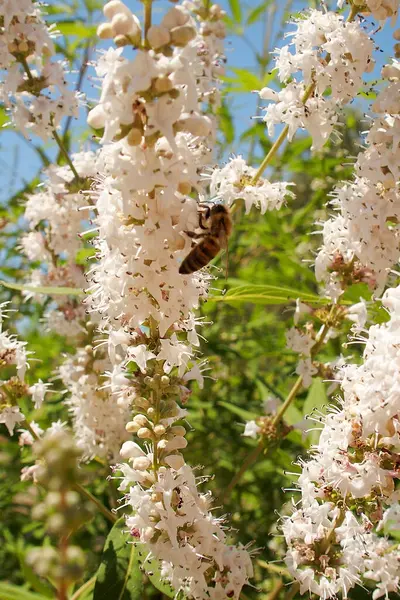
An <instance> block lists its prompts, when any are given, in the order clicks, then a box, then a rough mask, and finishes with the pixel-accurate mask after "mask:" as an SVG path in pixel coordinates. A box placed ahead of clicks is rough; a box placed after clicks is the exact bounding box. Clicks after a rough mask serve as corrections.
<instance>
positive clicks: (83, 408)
mask: <svg viewBox="0 0 400 600" xmlns="http://www.w3.org/2000/svg"><path fill="white" fill-rule="evenodd" d="M108 368H109V360H108V359H105V358H104V357H103V356H102V352H101V350H100V349H96V350H94V349H93V347H92V346H91V345H90V344H88V345H86V346H85V347H84V348H78V350H77V352H76V354H75V355H73V356H68V357H67V358H66V360H65V361H64V362H63V364H62V365H61V366H60V368H59V375H60V377H61V380H62V382H63V384H64V385H65V388H66V392H67V396H66V399H65V403H66V405H67V406H68V407H69V409H70V413H71V416H72V429H73V431H74V435H75V440H76V444H77V446H78V448H80V449H81V450H82V460H84V461H89V460H92V459H93V458H95V457H99V458H102V459H105V460H107V462H108V463H111V464H115V463H116V462H117V461H118V458H119V451H120V448H121V443H122V442H123V441H124V440H127V439H128V437H129V435H128V432H127V431H126V429H125V425H126V423H127V421H128V420H129V416H130V411H129V410H128V409H127V408H126V407H125V408H124V407H121V406H118V405H117V404H116V402H115V399H114V398H113V397H112V395H111V394H110V393H109V392H108V390H107V389H104V378H103V377H102V376H103V373H104V371H106V370H107V369H108Z"/></svg>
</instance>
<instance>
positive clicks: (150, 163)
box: [87, 0, 252, 599]
mask: <svg viewBox="0 0 400 600" xmlns="http://www.w3.org/2000/svg"><path fill="white" fill-rule="evenodd" d="M189 9H190V10H189ZM104 14H105V17H106V19H107V22H106V23H104V24H103V25H100V27H99V33H100V34H101V35H102V36H103V37H110V38H113V39H114V41H115V42H116V43H117V45H119V46H121V48H119V49H117V50H115V49H109V50H107V51H106V52H104V53H103V54H102V56H101V57H100V59H99V61H98V63H97V66H96V70H97V75H98V76H99V79H100V81H101V96H100V102H99V104H98V105H97V106H96V107H94V108H93V109H92V111H91V112H90V114H89V119H88V120H89V123H90V124H91V125H92V126H93V127H95V128H96V129H98V130H103V135H102V140H101V142H102V144H103V146H102V150H101V152H100V156H99V159H98V161H97V170H98V172H99V174H100V175H99V181H98V184H97V186H96V189H95V190H94V192H93V197H94V198H95V202H96V209H97V215H96V218H95V221H94V222H95V225H96V227H97V229H98V234H99V237H98V240H97V241H96V247H97V258H98V261H97V262H96V263H95V264H94V266H93V268H92V269H91V270H90V271H89V274H88V277H89V281H90V288H89V290H88V291H89V295H88V298H87V305H88V308H89V310H90V312H91V313H95V314H97V313H100V315H101V323H100V330H101V331H102V332H103V333H104V334H105V335H106V336H107V347H108V355H109V359H110V361H111V365H110V366H109V367H106V369H105V370H106V376H107V380H106V383H105V385H104V390H107V392H109V393H110V394H112V398H113V399H114V401H116V403H117V406H118V407H120V409H121V410H122V411H125V413H126V412H128V413H129V414H130V415H131V416H130V419H128V422H127V423H126V430H127V431H128V432H129V433H135V434H136V436H137V438H138V439H139V440H142V443H143V444H144V445H143V446H142V447H140V446H138V445H137V444H136V443H135V442H133V441H127V442H125V443H124V444H123V446H122V449H121V456H122V458H123V459H125V461H127V462H125V463H123V464H121V465H119V466H118V470H116V477H118V476H119V475H118V473H119V472H122V475H123V477H122V484H121V490H122V491H123V492H124V493H125V496H124V502H125V504H126V505H129V506H130V507H131V508H132V515H130V514H129V515H128V517H127V525H128V526H129V528H130V531H131V534H132V536H133V538H134V539H137V540H140V541H141V542H144V543H145V544H147V548H148V550H149V552H150V555H151V556H153V557H154V558H156V559H158V560H159V561H161V568H162V576H163V578H164V579H166V580H167V581H169V582H170V583H171V584H172V586H173V587H174V589H175V591H176V592H178V591H179V590H182V591H183V592H184V594H185V596H186V597H188V598H196V599H197V598H198V599H200V598H204V599H206V598H215V599H217V598H220V597H222V596H224V597H230V598H239V596H240V591H241V588H242V586H243V585H244V584H245V583H247V581H248V579H249V577H250V576H251V574H252V567H251V561H250V558H249V554H248V552H247V551H246V550H245V549H244V548H242V547H240V546H239V547H235V546H230V545H229V544H228V543H227V539H226V534H225V533H224V531H223V528H222V527H221V524H220V523H219V520H218V519H216V518H214V517H213V516H212V515H211V513H210V512H209V501H210V498H209V495H208V494H206V495H202V494H199V493H198V492H197V486H196V483H195V478H194V475H193V473H192V470H191V468H190V467H189V466H188V465H187V464H186V463H185V460H184V457H183V455H182V451H183V450H184V448H185V447H186V445H187V440H186V437H185V436H186V427H184V426H183V424H181V421H182V419H183V418H184V417H185V415H186V414H187V411H186V409H185V408H182V405H185V403H186V402H187V400H188V398H189V395H190V390H189V388H188V387H187V384H188V382H189V381H190V380H193V379H195V380H197V382H198V384H199V385H200V386H202V384H203V370H204V368H205V365H204V364H203V363H199V362H197V360H196V354H197V352H198V350H197V348H198V346H199V338H198V334H197V331H196V328H197V326H198V325H199V323H198V320H197V319H196V318H195V316H194V314H193V312H192V311H193V309H195V308H197V307H198V304H199V300H200V299H201V298H204V297H205V296H206V294H207V287H208V279H209V277H210V276H209V275H208V273H207V272H198V271H196V272H194V273H193V274H190V275H182V274H180V273H179V264H180V261H181V260H182V259H183V258H184V257H185V256H186V255H187V254H188V252H189V251H190V250H191V247H192V242H193V240H192V237H191V236H190V235H188V234H187V232H194V231H195V230H196V229H197V228H198V226H199V223H200V216H199V211H198V200H199V199H203V198H204V197H205V193H206V189H205V182H204V177H203V172H204V170H205V168H206V167H208V166H209V164H210V161H211V160H212V155H211V152H210V149H211V148H212V146H213V140H214V138H215V118H214V115H213V110H214V109H215V108H216V107H217V106H218V97H219V92H218V90H217V88H216V78H217V77H218V75H219V73H220V69H221V67H222V39H223V37H224V26H223V23H222V21H221V19H222V16H223V11H221V10H220V9H219V8H218V7H217V6H214V7H212V11H211V9H210V11H207V10H204V8H202V7H201V6H200V4H199V5H198V4H197V3H193V4H192V3H190V5H189V4H187V5H185V6H179V5H177V6H174V7H173V8H171V9H170V10H169V11H168V12H167V13H166V14H165V15H164V17H163V18H162V20H161V22H160V24H159V25H152V26H151V27H150V28H148V30H147V31H146V32H145V33H144V35H145V43H142V42H141V41H140V39H139V38H140V33H142V32H141V29H140V27H139V25H138V22H137V19H136V17H135V16H134V15H132V14H131V13H130V11H129V10H128V9H127V8H126V7H125V6H124V5H122V3H121V2H119V0H112V1H111V2H109V3H108V4H106V6H105V7H104ZM199 24H200V28H198V25H199ZM136 27H137V28H138V30H136ZM132 28H133V29H135V32H133V30H132ZM135 35H136V38H135V39H133V38H134V37H135ZM118 36H125V40H123V39H122V38H120V37H118ZM131 38H132V39H131ZM126 41H130V42H131V43H133V45H134V46H137V50H136V52H135V54H134V58H133V59H131V58H124V57H123V55H122V46H124V45H126V44H125V42H126ZM210 109H211V112H210ZM205 111H207V113H208V114H205ZM178 402H179V404H178ZM121 441H123V440H122V439H121Z"/></svg>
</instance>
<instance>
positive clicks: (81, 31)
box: [57, 21, 96, 39]
mask: <svg viewBox="0 0 400 600" xmlns="http://www.w3.org/2000/svg"><path fill="white" fill-rule="evenodd" d="M57 29H58V30H59V31H60V32H61V33H62V34H63V35H67V36H77V37H78V38H79V39H89V38H92V37H94V36H95V35H96V26H95V25H86V24H85V23H83V22H82V21H61V22H60V21H58V22H57Z"/></svg>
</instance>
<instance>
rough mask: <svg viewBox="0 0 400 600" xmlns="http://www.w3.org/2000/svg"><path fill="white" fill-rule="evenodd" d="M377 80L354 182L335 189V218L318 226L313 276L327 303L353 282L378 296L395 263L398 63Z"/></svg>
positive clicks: (399, 174)
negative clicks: (319, 243)
mask: <svg viewBox="0 0 400 600" xmlns="http://www.w3.org/2000/svg"><path fill="white" fill-rule="evenodd" d="M382 76H383V77H384V78H385V79H386V80H387V85H386V87H385V88H384V89H383V90H382V91H381V92H380V93H379V94H378V96H377V98H376V100H375V102H374V103H373V105H372V109H373V110H374V111H375V112H376V113H379V116H377V117H376V119H375V120H374V121H373V123H372V126H371V128H370V130H369V131H368V133H367V135H366V138H365V144H366V149H365V151H363V152H360V154H359V155H358V158H357V162H356V164H355V178H354V180H353V181H352V182H348V183H345V184H343V185H342V186H341V187H337V188H336V190H335V192H334V196H335V199H334V201H333V204H334V206H335V208H336V209H337V211H338V214H337V215H336V216H333V217H332V218H330V219H329V220H328V221H326V222H325V223H324V224H323V229H322V235H323V245H322V247H321V249H320V251H319V253H318V255H317V258H316V261H315V273H316V277H317V280H319V281H322V282H324V283H325V285H326V293H327V294H328V295H329V296H330V297H332V298H336V297H338V296H339V295H340V294H341V293H342V290H343V289H344V288H345V287H346V285H348V284H349V283H350V282H352V281H363V282H366V283H368V285H369V286H370V288H371V289H376V290H377V293H379V292H380V291H382V289H383V288H384V285H385V283H386V281H387V278H388V274H389V271H390V269H391V268H392V267H393V265H395V264H396V263H397V262H398V260H399V257H400V251H399V240H400V229H399V223H400V191H399V179H400V169H399V161H398V154H399V135H400V114H399V113H400V63H399V62H398V61H396V60H393V62H392V64H390V65H386V66H385V67H384V68H383V70H382Z"/></svg>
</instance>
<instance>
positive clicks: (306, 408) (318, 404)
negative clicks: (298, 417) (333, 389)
mask: <svg viewBox="0 0 400 600" xmlns="http://www.w3.org/2000/svg"><path fill="white" fill-rule="evenodd" d="M327 402H328V397H327V395H326V388H325V384H324V382H323V381H322V379H321V378H320V377H316V378H315V379H313V382H312V384H311V386H310V389H309V390H308V394H307V398H306V400H305V402H304V405H303V416H304V417H306V416H307V415H311V414H312V412H313V411H315V410H316V409H321V408H322V407H323V406H324V405H326V404H327ZM314 426H315V428H318V424H317V423H314V421H310V429H311V428H313V427H314ZM321 429H322V425H321ZM319 436H320V431H318V430H315V431H310V433H309V434H308V439H309V440H310V442H311V443H312V444H316V443H317V442H318V440H319Z"/></svg>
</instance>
